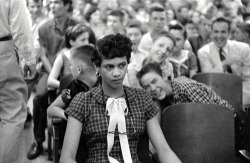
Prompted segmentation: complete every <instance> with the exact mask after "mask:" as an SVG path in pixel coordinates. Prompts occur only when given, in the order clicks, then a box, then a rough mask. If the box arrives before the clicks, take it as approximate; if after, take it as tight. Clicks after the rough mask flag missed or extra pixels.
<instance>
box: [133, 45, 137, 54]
mask: <svg viewBox="0 0 250 163" xmlns="http://www.w3.org/2000/svg"><path fill="white" fill-rule="evenodd" d="M132 50H133V53H134V54H135V53H137V52H138V44H137V45H135V46H134V47H133V48H132Z"/></svg>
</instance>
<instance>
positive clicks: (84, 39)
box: [70, 32, 89, 47]
mask: <svg viewBox="0 0 250 163" xmlns="http://www.w3.org/2000/svg"><path fill="white" fill-rule="evenodd" d="M70 43H71V46H72V47H80V46H82V45H86V44H88V43H89V33H88V32H84V33H82V34H81V35H80V36H78V37H77V38H76V40H75V41H74V40H71V41H70Z"/></svg>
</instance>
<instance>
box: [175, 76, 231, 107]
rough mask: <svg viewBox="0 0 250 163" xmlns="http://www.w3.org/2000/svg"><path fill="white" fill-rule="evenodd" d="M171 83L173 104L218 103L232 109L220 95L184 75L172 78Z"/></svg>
mask: <svg viewBox="0 0 250 163" xmlns="http://www.w3.org/2000/svg"><path fill="white" fill-rule="evenodd" d="M171 84H172V87H173V96H174V100H175V101H174V103H175V104H177V103H188V102H196V103H208V104H218V105H222V106H226V107H228V108H229V109H231V110H234V109H233V107H232V106H231V105H230V104H229V103H228V102H227V101H225V100H223V99H221V97H220V96H218V95H217V94H216V93H215V92H214V91H213V90H211V89H210V88H209V87H208V86H206V85H205V84H202V83H199V82H196V81H194V80H191V79H189V78H187V77H184V76H181V77H177V78H174V79H173V80H172V82H171Z"/></svg>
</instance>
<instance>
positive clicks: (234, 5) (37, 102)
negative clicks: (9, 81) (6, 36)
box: [26, 0, 250, 162]
mask: <svg viewBox="0 0 250 163" xmlns="http://www.w3.org/2000/svg"><path fill="white" fill-rule="evenodd" d="M27 9H28V10H29V13H30V17H29V20H30V25H31V27H32V37H33V40H34V42H33V46H34V50H33V51H32V53H34V54H33V55H35V56H36V59H37V67H36V70H37V75H36V77H35V78H34V79H32V80H27V81H26V83H27V86H28V92H29V96H30V94H31V93H32V92H35V97H34V99H33V117H32V119H33V123H34V138H35V141H34V143H33V144H32V146H31V148H30V150H29V151H28V153H27V157H28V159H31V160H32V159H35V158H37V157H38V156H39V155H40V154H41V152H42V151H43V146H42V143H43V142H44V141H45V129H46V127H47V116H48V120H50V118H54V117H57V118H62V119H63V120H66V121H68V126H67V131H66V134H65V139H64V144H63V149H62V154H61V161H62V162H70V161H72V160H74V158H75V156H76V152H77V147H78V144H79V141H80V136H81V134H82V135H84V137H85V139H86V140H85V141H86V146H88V150H89V152H88V162H100V161H103V160H109V161H110V162H115V161H116V160H118V161H119V162H123V161H122V160H124V161H125V160H126V161H125V162H130V161H131V160H133V161H132V162H137V161H138V157H137V156H136V145H137V143H138V141H136V139H137V138H138V136H139V135H140V134H142V133H143V132H144V130H145V124H146V130H147V132H148V135H149V138H150V145H149V146H150V149H149V150H150V153H151V154H152V155H154V154H157V157H158V158H159V160H160V161H161V162H164V161H167V160H169V161H170V162H171V161H172V162H180V160H179V158H178V156H176V155H175V153H174V152H173V151H172V150H171V147H169V146H168V143H167V142H166V141H165V139H164V136H163V134H162V131H161V129H160V127H159V126H160V122H159V121H160V118H159V116H160V115H159V114H160V113H161V111H162V110H163V109H164V108H166V107H167V106H170V105H173V104H177V103H184V102H198V103H200V102H201V103H211V104H218V105H223V106H226V107H228V109H229V110H234V108H233V107H232V106H231V105H230V104H229V103H228V102H227V101H225V100H223V99H221V98H220V97H219V96H218V95H217V94H216V92H214V91H212V90H211V89H210V88H209V87H207V86H206V85H204V84H201V83H199V82H196V81H193V80H192V79H191V78H192V77H193V76H194V75H195V74H197V73H205V72H209V73H210V72H211V73H232V74H235V75H237V76H240V77H241V78H242V82H243V88H242V92H243V100H242V103H243V110H244V109H245V108H246V107H248V105H250V47H249V43H250V2H248V1H242V2H241V1H237V0H231V1H230V2H229V1H228V0H207V4H206V5H203V6H202V4H199V1H198V0H197V1H195V0H189V1H180V4H178V3H175V1H171V0H148V1H140V0H135V1H132V0H127V1H121V0H109V1H106V0H99V1H98V0H73V2H72V1H71V0H48V1H43V0H27ZM67 75H73V79H72V82H71V84H70V85H69V86H68V87H67V89H65V90H60V89H59V88H60V79H62V78H63V77H64V76H67ZM86 92H87V93H86ZM120 97H122V99H120ZM48 99H49V100H48ZM116 100H117V101H116ZM136 100H137V102H136ZM106 101H107V104H106ZM124 102H125V103H126V106H124V105H123V103H124ZM111 105H112V107H113V108H114V107H115V108H118V113H117V116H121V115H119V114H120V110H119V109H121V108H123V109H124V110H123V111H124V113H122V116H123V119H124V116H125V120H124V121H122V120H117V118H114V117H115V116H114V114H116V112H115V111H113V110H112V109H111V110H109V109H110V108H111ZM116 105H117V106H116ZM109 107H110V108H109ZM91 108H92V110H91ZM93 108H95V109H93ZM103 109H104V110H103ZM105 109H106V110H105ZM123 111H122V112H123ZM103 113H104V114H103ZM27 114H30V113H29V111H28V113H27ZM123 114H124V115H123ZM127 114H128V115H127ZM130 114H131V115H130ZM122 116H121V117H122ZM107 117H108V118H107ZM121 119H122V118H121ZM116 121H117V122H116ZM124 122H125V124H126V125H127V130H128V134H127V132H126V127H125V131H124V129H121V130H120V129H118V130H117V129H115V128H112V125H114V124H113V123H117V124H118V125H120V124H122V123H124ZM112 130H113V131H112ZM132 130H134V131H132ZM107 132H108V134H107ZM116 132H118V134H117V133H116ZM121 132H124V133H125V134H123V133H121ZM132 132H133V133H132ZM105 134H107V135H105ZM114 135H115V136H114ZM117 135H119V138H118V136H117ZM120 135H122V136H120ZM157 135H158V136H157ZM106 136H107V138H106ZM112 136H113V137H112ZM114 137H115V138H114ZM107 139H108V140H107ZM124 139H125V140H128V141H127V142H126V141H124ZM119 140H120V141H123V142H124V143H121V144H119ZM127 143H128V144H129V145H130V146H131V147H130V150H129V149H128V148H127ZM105 144H106V145H105ZM107 146H108V147H107ZM106 147H107V149H106ZM107 150H108V151H107ZM162 150H163V151H162ZM128 151H129V152H128ZM164 151H166V152H164Z"/></svg>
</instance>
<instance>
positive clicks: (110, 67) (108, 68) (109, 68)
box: [105, 66, 113, 70]
mask: <svg viewBox="0 0 250 163" xmlns="http://www.w3.org/2000/svg"><path fill="white" fill-rule="evenodd" d="M105 68H106V69H107V70H111V69H112V68H113V66H106V67H105Z"/></svg>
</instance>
